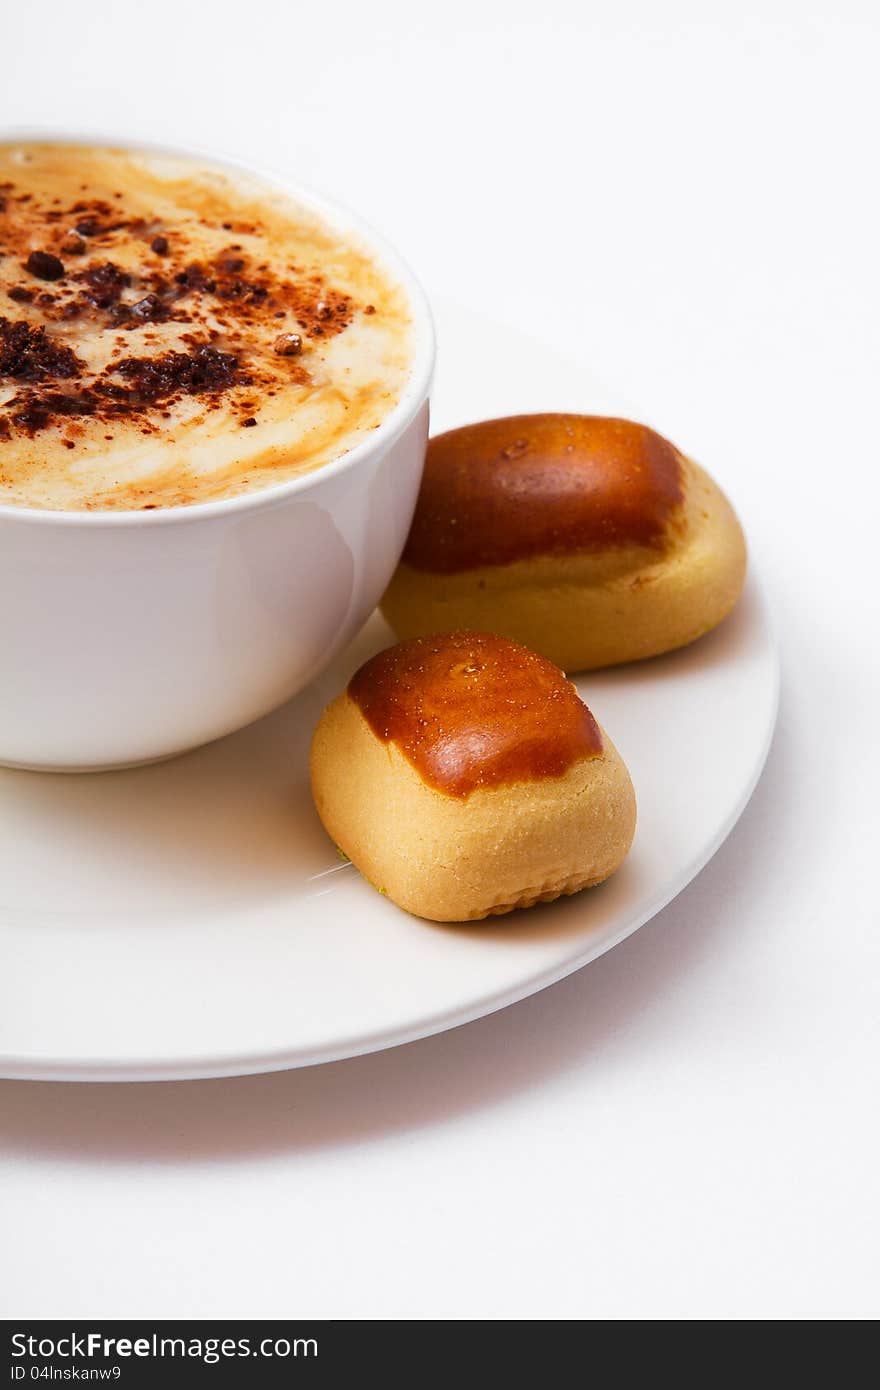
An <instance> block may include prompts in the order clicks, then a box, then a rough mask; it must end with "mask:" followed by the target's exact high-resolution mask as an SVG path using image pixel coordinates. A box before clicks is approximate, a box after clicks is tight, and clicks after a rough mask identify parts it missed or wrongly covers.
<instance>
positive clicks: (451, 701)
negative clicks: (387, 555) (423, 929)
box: [311, 632, 636, 922]
mask: <svg viewBox="0 0 880 1390" xmlns="http://www.w3.org/2000/svg"><path fill="white" fill-rule="evenodd" d="M311 777H312V793H313V796H314V798H315V805H316V807H317V809H318V814H319V815H320V817H321V820H322V821H323V823H324V826H325V828H326V830H327V832H328V834H329V835H330V836H331V838H332V839H333V840H334V841H335V842H336V844H337V845H338V846H339V848H340V849H341V850H342V851H343V852H344V853H345V854H346V855H347V856H348V858H349V859H351V861H352V862H353V863H354V864H355V865H356V867H357V868H358V869H359V870H360V871H361V873H362V874H363V875H364V877H365V878H366V879H368V880H369V882H370V883H372V884H373V885H374V886H375V887H376V888H378V889H379V891H380V892H382V893H386V894H387V895H388V897H389V898H391V899H392V900H393V901H394V902H396V903H397V904H398V905H399V906H400V907H403V908H405V909H406V910H407V911H409V912H413V913H415V914H416V915H417V916H419V917H428V918H431V919H433V920H434V921H438V922H464V921H475V920H477V919H479V918H483V917H487V916H489V915H493V914H498V913H503V912H510V911H511V910H512V909H513V908H516V907H530V906H531V905H532V904H533V903H536V902H550V901H552V899H554V898H557V897H559V896H560V895H561V894H564V893H574V892H576V891H577V890H578V889H580V888H586V887H589V886H591V885H593V884H596V883H601V882H602V880H603V879H606V878H607V877H608V876H609V874H612V873H613V872H614V870H615V869H616V868H618V867H619V865H620V864H621V863H622V861H623V859H624V858H625V857H626V854H627V852H628V851H629V847H630V845H631V843H632V838H633V834H634V831H635V817H636V804H635V794H634V792H633V788H632V783H631V781H630V777H629V773H628V772H627V770H626V767H625V765H624V763H623V761H622V759H621V757H620V755H619V754H618V752H617V750H616V749H615V748H614V746H613V744H612V743H611V742H610V740H609V739H608V737H607V736H606V735H605V734H604V733H603V732H602V731H601V729H600V728H599V726H598V725H597V724H596V721H595V720H594V719H593V716H592V715H591V714H590V712H589V710H588V709H587V708H586V706H585V705H584V704H583V703H582V702H581V700H580V699H579V698H578V695H577V692H576V691H575V689H574V687H573V686H572V685H571V684H570V683H569V682H568V681H566V679H565V677H564V676H563V674H562V672H561V671H559V670H558V669H556V668H555V667H553V666H552V665H551V664H550V663H549V662H547V661H545V660H544V659H543V658H542V657H539V656H537V655H536V654H535V653H533V652H529V651H527V650H525V649H524V648H522V647H520V646H518V645H517V644H515V643H512V642H509V641H507V640H506V639H504V638H500V637H495V636H490V635H487V634H484V633H470V632H469V633H450V634H446V635H444V636H442V637H435V638H424V639H418V640H416V641H413V642H404V643H401V644H399V645H398V646H397V647H392V648H389V649H388V651H386V652H380V653H379V655H378V656H376V657H373V659H372V660H371V661H369V662H367V664H366V665H365V666H363V667H362V668H361V670H360V671H359V672H358V673H357V674H356V675H355V677H354V678H353V680H352V681H351V683H350V685H349V687H348V690H347V691H346V692H345V693H344V694H342V695H340V696H339V697H338V698H337V699H336V700H334V701H333V703H332V704H331V705H329V706H328V708H327V709H326V710H325V711H324V713H323V715H322V716H321V719H320V721H319V723H318V727H317V729H316V731H315V735H314V739H313V741H312V753H311Z"/></svg>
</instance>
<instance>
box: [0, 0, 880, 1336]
mask: <svg viewBox="0 0 880 1390" xmlns="http://www.w3.org/2000/svg"><path fill="white" fill-rule="evenodd" d="M878 38H880V21H878V11H877V7H876V5H875V4H873V3H871V0H865V3H855V0H833V3H832V0H825V3H821V4H817V3H810V2H809V0H792V3H789V4H786V3H781V2H780V0H775V2H774V0H761V3H756V0H738V2H737V3H729V4H705V3H700V0H694V3H685V0H666V3H664V4H663V5H662V6H661V5H654V4H648V3H641V4H639V3H634V0H614V3H613V4H612V3H605V4H598V3H595V0H586V3H584V0H581V2H580V3H572V4H562V3H553V0H546V2H545V3H544V4H542V5H535V4H534V0H529V3H526V4H523V3H519V0H505V2H504V3H498V4H495V3H485V2H484V0H467V3H461V2H460V0H444V4H443V5H437V6H433V7H431V9H430V10H428V9H427V8H426V7H422V6H419V5H415V4H412V3H396V2H394V0H371V3H370V4H362V3H358V4H354V3H351V2H350V0H349V2H348V3H337V4H334V5H332V6H330V5H322V4H320V3H313V4H310V5H299V4H296V3H286V4H280V3H279V4H269V3H267V0H249V3H248V4H246V5H240V4H234V5H233V4H226V3H219V2H218V0H214V3H212V4H211V5H210V7H208V6H202V5H199V6H195V5H184V4H181V3H179V2H178V3H168V0H151V3H150V4H149V5H139V6H135V5H134V4H133V3H115V4H110V3H106V0H105V2H104V3H93V4H90V5H88V6H78V5H70V4H68V3H56V0H43V3H42V4H40V5H38V6H27V5H22V4H19V5H16V6H14V7H12V6H11V5H8V4H4V6H3V19H2V70H3V80H2V86H0V120H2V122H3V124H6V125H9V124H19V123H21V124H30V123H34V122H37V123H45V124H51V125H55V126H58V127H61V128H65V127H70V128H76V127H79V128H83V127H84V128H86V129H89V128H100V129H101V130H112V131H118V133H119V134H120V136H123V137H124V135H125V134H130V135H135V136H148V137H149V136H152V137H156V138H160V139H167V140H170V141H174V140H175V139H177V140H181V141H185V142H188V143H202V144H207V145H211V146H214V147H217V148H219V149H220V150H223V151H226V152H229V153H231V154H235V155H238V156H241V157H243V158H245V159H249V158H250V159H255V160H257V161H259V162H264V163H268V164H274V165H276V166H280V167H284V168H287V169H290V170H291V171H293V172H295V173H296V174H297V175H298V176H299V177H301V178H302V179H303V180H304V181H305V182H310V183H312V184H313V185H315V186H317V187H319V188H322V189H325V190H326V191H327V192H329V193H331V194H336V195H338V196H340V197H341V198H342V199H343V200H344V201H346V202H348V203H350V204H351V205H352V206H354V207H356V208H358V209H359V210H360V211H361V212H362V213H363V214H364V215H365V216H367V217H368V218H370V219H371V220H372V221H373V222H375V223H376V224H377V225H378V226H379V227H381V228H382V229H383V230H385V231H387V232H388V233H389V234H390V235H391V236H392V238H393V239H394V240H395V241H396V243H397V244H398V245H399V246H400V248H401V249H402V250H403V251H404V253H405V254H406V256H407V257H408V259H409V260H410V261H411V263H412V264H413V265H415V267H416V268H417V270H418V271H419V273H420V274H421V277H422V279H423V281H424V282H425V285H426V288H427V289H428V291H429V294H433V295H435V296H441V297H446V298H447V299H448V298H456V299H458V300H460V301H461V302H462V303H464V304H470V305H478V306H479V307H480V309H481V311H484V312H486V313H487V314H489V315H490V316H491V317H492V318H493V319H495V320H500V321H502V322H505V323H509V324H510V325H512V326H516V327H519V328H526V329H527V330H528V332H529V334H530V335H531V336H532V337H537V338H539V339H540V340H542V341H544V342H546V344H547V345H548V347H552V348H553V350H555V351H557V352H559V351H562V352H564V353H565V354H566V355H567V356H568V357H570V358H573V359H576V360H577V361H579V362H582V363H583V364H584V368H585V370H587V371H589V372H590V373H591V374H593V375H594V376H598V377H599V378H601V379H602V380H604V381H606V382H607V383H608V384H609V386H610V387H611V388H612V389H614V390H615V391H617V392H619V393H620V394H623V395H625V396H626V397H627V398H628V399H630V400H632V401H633V402H636V403H637V408H638V410H639V411H640V413H641V415H642V416H643V417H644V418H645V419H647V420H648V421H649V422H650V423H651V424H653V425H654V426H656V427H657V428H659V429H661V430H662V431H664V432H665V433H667V434H669V435H670V436H671V437H672V438H673V439H674V440H676V441H677V442H678V443H680V444H681V445H682V446H683V447H684V448H686V449H687V450H688V452H690V453H692V454H694V455H695V456H696V457H697V458H699V459H701V460H702V461H703V462H704V463H706V464H707V465H708V466H709V467H710V468H712V469H713V471H714V472H715V473H716V474H717V476H718V477H719V478H720V479H721V480H722V481H723V482H724V484H725V486H726V487H727V488H728V490H729V491H730V493H731V495H732V496H733V498H734V500H735V502H736V504H737V506H738V508H739V510H740V512H741V514H742V516H743V518H744V520H745V522H746V527H747V530H748V533H749V537H750V540H751V543H752V552H753V556H754V558H755V560H756V563H757V565H758V567H759V568H760V570H761V571H762V574H763V576H764V578H765V581H766V583H767V585H768V587H769V589H770V592H771V596H772V599H773V602H774V607H775V610H776V616H777V621H778V625H779V631H780V637H781V644H782V649H783V663H784V671H783V694H782V707H781V714H780V722H779V727H778V733H777V738H776V741H775V745H774V748H773V750H772V752H771V756H770V761H769V763H768V766H767V771H766V774H765V777H764V779H763V781H762V783H761V784H760V786H759V788H758V791H757V793H756V795H755V798H754V800H753V802H752V805H751V807H750V808H749V810H748V811H747V813H746V815H745V816H744V818H743V820H742V822H741V823H740V825H739V827H738V829H737V830H736V831H735V833H734V834H733V836H732V837H731V839H730V840H729V841H728V843H727V844H726V845H725V846H724V848H723V849H722V851H721V852H720V853H719V855H718V856H717V858H716V859H715V860H714V861H713V862H712V864H710V866H709V867H708V868H707V869H706V870H705V871H704V872H703V873H702V874H701V876H700V877H699V878H698V880H697V881H696V882H695V883H694V884H693V885H692V886H691V887H690V888H689V889H688V890H687V891H686V892H685V893H684V894H683V895H682V896H681V897H680V898H679V899H678V900H677V901H676V902H674V903H673V904H672V905H671V906H670V907H669V908H667V909H666V910H665V911H664V912H663V913H662V914H661V915H660V916H659V917H657V918H656V919H655V920H654V922H653V923H652V924H650V925H649V926H648V927H646V928H644V929H643V930H642V931H640V932H638V933H637V934H636V935H635V936H634V937H632V938H631V939H630V940H629V941H627V942H626V943H625V944H624V945H623V946H621V947H620V948H618V949H617V950H616V951H614V952H612V953H611V954H610V955H608V956H605V957H604V958H602V959H601V960H599V961H598V962H596V963H595V964H594V965H592V966H590V967H589V968H588V969H586V970H584V971H582V972H580V974H578V975H576V976H574V977H572V978H570V979H568V980H567V981H565V982H564V983H562V984H560V985H557V986H555V987H554V988H553V989H550V990H548V991H546V992H545V993H544V994H542V995H539V996H537V997H535V998H533V999H531V1000H529V1001H527V1002H525V1003H523V1004H520V1005H517V1006H516V1007H514V1008H512V1009H508V1010H506V1011H505V1012H503V1013H501V1014H498V1015H496V1016H494V1017H492V1018H488V1019H485V1020H483V1021H481V1022H479V1023H475V1024H472V1025H470V1026H468V1027H467V1028H463V1029H460V1030H458V1031H457V1032H455V1033H450V1034H447V1035H445V1036H441V1037H437V1038H434V1039H431V1040H428V1041H425V1042H421V1043H416V1044H412V1045H410V1046H408V1047H404V1048H400V1049H398V1050H396V1051H393V1052H389V1053H385V1054H382V1055H376V1056H373V1057H367V1058H363V1059H360V1060H357V1061H351V1062H343V1063H337V1064H334V1065H332V1066H327V1067H323V1068H319V1069H314V1070H311V1071H304V1072H298V1073H297V1072H295V1073H289V1074H284V1075H277V1076H270V1077H262V1078H260V1077H257V1078H251V1079H243V1080H233V1081H215V1082H204V1083H177V1084H170V1085H150V1086H130V1087H124V1086H106V1087H100V1086H69V1087H64V1086H62V1085H50V1084H30V1083H15V1082H6V1083H0V1229H2V1250H3V1254H2V1270H0V1312H2V1313H3V1314H5V1315H6V1316H9V1317H51V1316H58V1317H63V1316H69V1317H73V1316H78V1317H84V1316H89V1317H91V1318H95V1317H98V1316H100V1317H105V1318H110V1317H125V1316H141V1317H160V1316H162V1317H175V1316H177V1317H185V1316H207V1317H212V1318H225V1317H257V1316H264V1317H275V1316H307V1315H318V1316H334V1317H365V1318H387V1317H393V1316H405V1317H429V1318H451V1317H492V1318H522V1317H537V1318H553V1317H559V1318H590V1319H595V1318H618V1319H619V1318H623V1319H631V1318H632V1319H636V1318H675V1319H682V1318H847V1317H867V1316H876V1315H877V1313H878V1312H880V1290H878V1261H877V1253H876V1252H877V1238H878V1230H877V1208H878V1203H877V1171H878V1157H880V1155H878V1134H880V1128H878V1107H877V1098H878V1003H880V1000H878V973H880V913H878V907H877V889H876V871H877V830H878V824H877V811H876V778H877V774H878V771H880V769H878V760H877V742H878V740H877V728H878V709H880V671H878V661H877V636H878V626H880V624H878V616H880V614H878V609H880V605H878V597H877V589H878V585H877V565H878V551H880V522H878V516H877V503H878V486H877V472H878V464H880V459H878V454H880V450H878V429H877V411H876V398H877V383H878V369H880V352H878V321H880V296H878V288H880V283H878V282H880V272H878V246H880V226H878V204H877V145H878V117H880V104H878V95H877V92H878V84H877V71H878V61H880V43H878ZM455 350H456V349H455V343H454V342H448V341H442V342H441V345H440V351H441V355H442V356H443V357H444V358H445V359H446V360H451V359H452V356H453V355H454V353H455ZM578 404H579V403H577V402H571V403H570V407H571V408H573V409H577V408H578ZM157 1011H158V1012H159V1013H161V1001H157Z"/></svg>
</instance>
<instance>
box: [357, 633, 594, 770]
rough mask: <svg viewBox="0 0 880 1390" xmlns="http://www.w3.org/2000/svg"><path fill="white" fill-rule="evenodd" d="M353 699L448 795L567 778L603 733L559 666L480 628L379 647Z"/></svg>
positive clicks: (383, 737)
mask: <svg viewBox="0 0 880 1390" xmlns="http://www.w3.org/2000/svg"><path fill="white" fill-rule="evenodd" d="M348 694H349V698H350V699H351V700H353V701H354V703H355V704H356V705H357V706H358V708H359V709H360V711H361V713H362V715H363V717H364V719H365V720H366V721H367V723H368V724H369V726H370V728H371V729H372V731H373V733H374V734H375V735H376V737H377V738H379V739H381V740H382V741H383V742H385V743H394V744H395V745H396V747H397V748H399V750H400V752H401V753H402V754H403V755H404V757H405V758H406V759H407V760H408V762H410V763H411V764H412V766H413V767H414V768H415V770H416V771H417V772H418V774H419V776H420V777H421V779H422V781H423V782H425V783H426V784H427V785H428V786H430V787H433V788H434V789H435V790H436V791H440V792H443V793H445V794H446V795H448V796H456V797H466V796H468V795H469V794H470V793H471V792H473V791H476V790H477V789H479V788H483V787H500V786H504V785H506V784H509V783H513V782H525V781H532V780H534V779H536V778H545V777H561V776H562V774H563V773H564V772H567V771H568V769H569V768H570V767H571V766H573V764H574V763H576V762H579V761H581V760H582V759H584V758H595V757H598V756H599V755H600V754H601V752H602V735H601V733H600V731H599V726H598V725H597V723H596V721H595V719H594V718H593V716H592V714H591V713H590V711H589V710H588V709H587V707H586V705H585V704H584V703H583V702H582V701H581V700H580V699H579V698H578V694H577V691H576V690H575V688H574V686H573V685H572V684H571V682H570V681H567V680H566V678H565V676H564V675H563V674H562V672H561V671H560V670H559V668H558V667H557V666H554V665H553V664H552V663H551V662H549V661H546V660H545V659H544V657H542V656H538V655H537V654H536V653H535V652H532V651H529V649H528V648H527V647H522V646H520V645H519V643H518V642H510V641H508V640H507V638H505V637H495V636H491V635H489V634H487V633H479V632H452V633H445V634H442V635H440V636H438V637H417V638H414V639H413V640H412V641H409V642H400V643H398V645H397V646H396V647H389V648H388V649H387V650H386V651H384V652H379V654H378V655H377V656H374V657H373V658H372V659H371V660H370V661H368V662H367V663H366V664H365V665H364V666H362V667H361V668H360V670H359V671H358V672H356V674H355V675H354V676H353V677H352V680H351V682H350V683H349V686H348Z"/></svg>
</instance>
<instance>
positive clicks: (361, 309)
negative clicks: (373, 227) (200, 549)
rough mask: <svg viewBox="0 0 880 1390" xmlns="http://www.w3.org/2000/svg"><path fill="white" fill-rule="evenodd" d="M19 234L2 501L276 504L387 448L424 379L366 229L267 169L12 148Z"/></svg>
mask: <svg viewBox="0 0 880 1390" xmlns="http://www.w3.org/2000/svg"><path fill="white" fill-rule="evenodd" d="M0 227H2V231H0V251H2V258H0V330H2V331H3V333H5V335H6V336H5V338H4V339H3V344H4V350H3V352H2V355H0V373H2V374H0V502H2V503H7V504H9V503H11V504H13V505H19V506H25V507H37V508H50V509H62V510H68V509H69V510H117V509H143V508H153V507H167V506H178V505H185V504H188V503H194V502H204V501H211V500H216V499H220V498H224V497H233V496H237V495H239V494H241V493H246V492H251V491H255V490H257V489H260V488H264V487H268V486H271V485H273V484H275V483H279V482H283V481H286V480H288V479H290V478H293V477H297V476H299V475H300V474H302V473H305V472H308V471H310V470H312V469H314V468H318V467H320V466H321V465H322V464H325V463H327V462H329V461H331V460H332V459H334V458H337V457H339V456H340V455H341V454H342V453H344V452H346V451H347V450H348V449H350V448H352V447H353V446H354V445H356V444H357V443H359V442H361V441H362V440H363V439H365V438H367V437H368V436H369V434H370V433H371V432H372V430H374V429H375V428H376V427H377V426H378V425H379V424H380V423H381V422H382V420H383V419H384V418H385V417H386V416H387V414H388V413H389V411H390V410H391V409H392V408H393V406H394V405H395V404H396V402H397V401H398V399H399V398H400V395H401V392H402V390H403V388H404V386H405V383H406V380H407V377H408V375H409V371H410V367H411V362H412V328H411V322H410V312H409V306H408V302H407V297H406V295H405V293H404V291H403V290H402V288H401V287H399V286H398V285H397V284H396V283H395V282H394V280H393V278H392V277H391V276H390V275H388V274H387V273H386V272H385V271H384V269H382V268H381V267H380V266H379V265H378V264H377V262H376V259H375V258H374V256H373V255H372V254H371V253H370V251H369V250H368V249H367V248H366V247H365V246H363V245H361V244H360V243H359V241H358V239H357V238H356V237H354V236H348V235H345V236H343V235H341V234H340V233H339V232H337V231H336V230H335V229H334V228H333V227H331V226H330V225H328V224H327V223H325V222H324V221H323V220H322V219H321V218H320V217H318V216H317V215H316V214H315V213H314V212H313V211H311V210H310V209H308V208H306V207H304V206H301V205H298V204H297V203H296V202H294V201H293V200H292V199H291V198H290V197H288V196H287V195H286V194H283V193H281V192H279V191H278V190H276V189H274V188H272V187H270V186H268V185H264V184H263V183H261V182H260V181H258V180H256V179H254V178H252V177H250V176H247V175H239V174H237V173H236V174H235V175H232V174H230V173H229V172H228V171H226V170H223V169H220V168H212V167H205V166H203V165H198V164H196V163H194V162H193V161H191V160H188V159H178V158H174V159H171V158H168V157H164V156H163V157H157V156H154V155H148V154H140V153H134V152H131V151H126V150H111V149H102V148H99V149H94V148H90V147H84V146H68V145H64V146H53V145H22V146H9V145H8V146H0ZM34 252H37V253H39V256H38V257H37V258H36V259H34V258H33V253H34ZM53 262H55V263H56V264H53ZM59 266H60V270H61V273H60V274H56V269H57V268H58V267H59ZM107 267H110V269H107ZM10 325H11V327H10ZM20 325H26V326H27V329H28V330H29V336H27V335H25V330H24V329H23V328H21V327H20ZM25 337H26V338H27V340H26V341H25ZM64 350H69V355H70V359H69V360H72V361H73V362H75V364H76V365H75V367H74V368H70V366H69V360H68V358H67V357H65V356H64ZM65 363H68V365H67V366H65ZM47 364H48V366H47Z"/></svg>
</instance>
